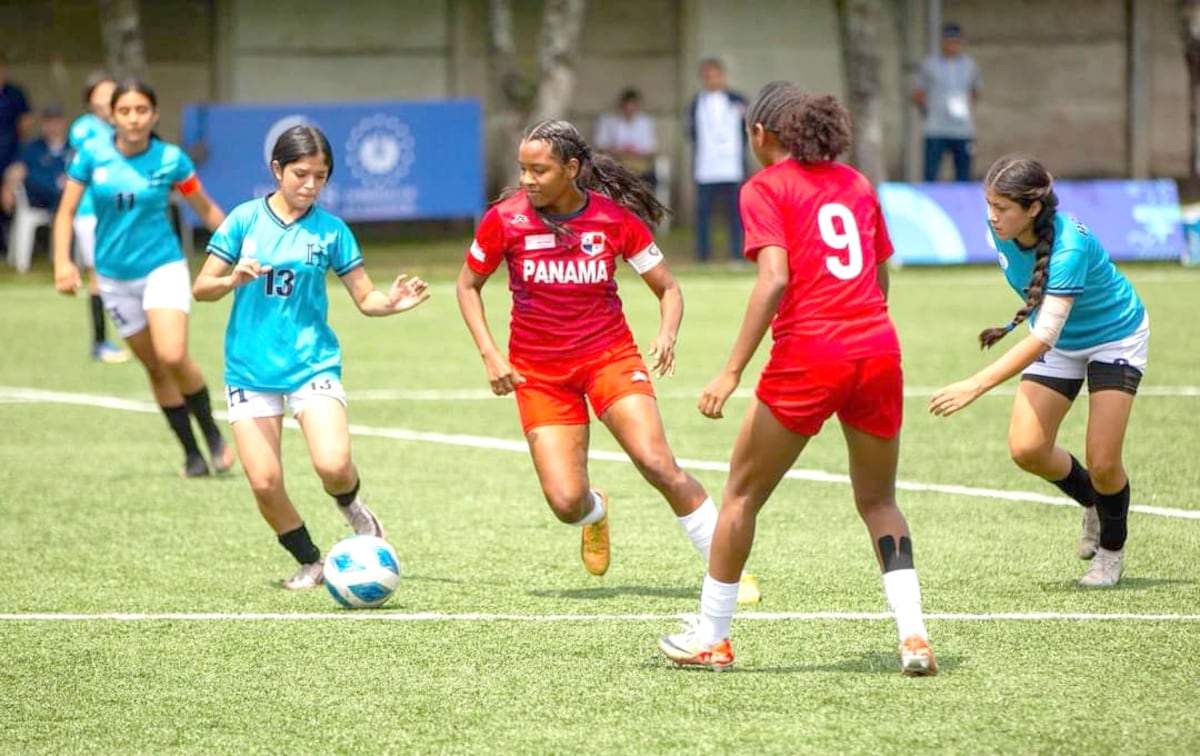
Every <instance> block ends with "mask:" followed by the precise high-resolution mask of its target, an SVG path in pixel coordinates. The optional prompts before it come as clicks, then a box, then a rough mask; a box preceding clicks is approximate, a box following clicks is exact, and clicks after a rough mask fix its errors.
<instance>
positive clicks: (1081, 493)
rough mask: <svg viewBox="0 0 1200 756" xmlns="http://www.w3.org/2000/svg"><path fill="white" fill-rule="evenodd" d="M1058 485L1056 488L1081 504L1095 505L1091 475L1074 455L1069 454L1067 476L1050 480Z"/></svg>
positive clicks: (1094, 491) (1094, 490) (1094, 492)
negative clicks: (1069, 467)
mask: <svg viewBox="0 0 1200 756" xmlns="http://www.w3.org/2000/svg"><path fill="white" fill-rule="evenodd" d="M1050 482H1051V483H1053V484H1054V485H1056V486H1058V490H1060V491H1062V492H1063V493H1065V494H1066V495H1067V496H1070V497H1071V498H1072V499H1074V500H1075V501H1077V502H1079V503H1080V504H1081V505H1082V506H1085V507H1092V506H1095V505H1096V495H1097V494H1096V489H1095V488H1094V487H1092V477H1091V476H1090V475H1088V471H1087V469H1086V468H1085V467H1084V466H1083V465H1081V464H1079V460H1077V459H1075V455H1074V454H1072V455H1071V472H1069V473H1067V477H1065V478H1063V479H1062V480H1052V481H1050Z"/></svg>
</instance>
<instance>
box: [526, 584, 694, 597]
mask: <svg viewBox="0 0 1200 756" xmlns="http://www.w3.org/2000/svg"><path fill="white" fill-rule="evenodd" d="M527 593H528V594H529V595H530V596H537V597H538V598H556V599H583V600H592V601H594V600H596V599H606V598H616V597H618V596H648V597H651V598H685V599H694V598H696V589H695V588H663V587H661V586H654V585H614V586H608V587H604V588H569V589H566V590H538V591H527Z"/></svg>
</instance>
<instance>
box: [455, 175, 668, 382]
mask: <svg viewBox="0 0 1200 756" xmlns="http://www.w3.org/2000/svg"><path fill="white" fill-rule="evenodd" d="M554 220H555V222H556V223H557V224H558V225H560V226H562V227H564V228H566V229H567V230H568V232H569V233H568V234H556V233H555V232H554V230H553V229H551V228H550V227H549V226H547V225H546V224H545V223H543V222H542V220H541V218H540V217H539V216H538V214H537V212H536V211H535V210H534V208H533V206H532V205H530V204H529V199H528V198H527V197H526V196H525V193H524V192H518V193H516V194H514V195H512V196H511V197H508V198H507V199H504V200H501V201H500V202H497V203H496V204H495V205H492V207H491V208H489V209H488V211H487V212H486V213H484V216H483V219H482V220H481V221H480V222H479V228H478V229H476V231H475V240H474V242H472V244H471V249H470V250H469V251H468V252H467V265H468V266H470V268H471V270H473V271H475V272H476V273H479V274H480V275H490V274H491V273H493V272H494V271H495V270H496V268H498V267H499V266H500V263H501V262H504V261H507V262H508V287H509V289H511V290H512V298H513V305H512V323H511V325H510V335H509V342H508V351H509V354H510V355H516V356H518V357H521V358H524V359H526V360H533V361H538V362H545V361H558V360H563V359H573V358H577V357H584V356H588V355H594V354H597V353H599V352H603V351H605V350H607V349H611V348H613V347H615V346H617V345H618V344H620V343H622V342H629V343H632V342H633V334H632V333H631V332H630V330H629V325H628V323H627V322H626V321H625V314H624V312H623V311H622V308H621V300H620V298H619V297H618V296H617V282H616V279H615V273H616V268H617V260H618V259H624V260H625V261H627V262H628V263H629V264H630V265H631V266H633V268H634V269H635V270H636V271H637V272H638V273H645V272H646V271H648V270H649V269H650V268H653V267H654V266H655V265H657V264H659V263H661V262H662V254H661V253H660V252H659V250H658V247H657V246H655V244H654V236H653V235H652V234H651V233H650V229H649V227H647V226H646V224H645V223H643V222H642V220H641V219H640V218H638V216H637V215H635V214H634V213H633V212H632V211H630V210H628V209H626V208H625V207H623V206H622V205H620V204H619V203H617V202H616V201H614V200H612V199H609V198H608V197H605V196H604V195H602V194H597V193H596V192H591V191H589V192H588V193H587V203H586V204H585V205H584V206H583V208H582V209H581V210H579V211H578V212H576V213H574V214H572V215H571V216H569V217H565V218H555V219H554Z"/></svg>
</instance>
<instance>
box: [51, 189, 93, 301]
mask: <svg viewBox="0 0 1200 756" xmlns="http://www.w3.org/2000/svg"><path fill="white" fill-rule="evenodd" d="M84 189H85V187H84V185H83V184H81V183H79V182H78V181H76V180H75V179H67V185H66V187H65V188H64V189H63V193H62V197H60V198H59V200H58V210H57V211H55V213H54V226H53V232H54V233H53V239H52V244H51V247H52V249H53V250H54V288H56V289H58V290H59V291H60V292H62V293H63V294H74V293H75V290H76V289H78V288H79V283H80V279H79V268H77V267H75V263H74V262H73V261H72V260H71V239H72V236H73V234H74V229H73V228H72V227H71V224H72V222H73V221H74V220H75V211H76V210H78V209H79V200H80V199H81V198H82V197H83V192H84Z"/></svg>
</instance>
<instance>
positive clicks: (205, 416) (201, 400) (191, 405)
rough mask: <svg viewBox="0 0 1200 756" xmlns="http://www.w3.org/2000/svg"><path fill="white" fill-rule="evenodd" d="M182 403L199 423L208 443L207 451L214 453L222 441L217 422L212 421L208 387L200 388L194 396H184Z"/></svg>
mask: <svg viewBox="0 0 1200 756" xmlns="http://www.w3.org/2000/svg"><path fill="white" fill-rule="evenodd" d="M183 401H184V403H185V404H186V405H187V408H188V411H190V412H191V413H192V415H193V416H194V417H195V418H196V422H198V423H200V430H201V431H202V432H203V433H204V439H205V440H206V441H208V448H209V450H210V451H212V452H214V453H215V452H216V450H217V449H218V448H220V446H221V444H222V443H223V441H224V440H223V439H222V438H221V429H220V428H218V427H217V421H216V420H213V414H212V402H211V401H210V400H209V398H208V386H201V387H200V389H199V390H198V391H196V393H194V394H184V395H183Z"/></svg>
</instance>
